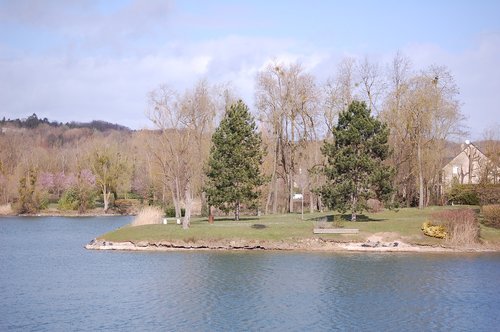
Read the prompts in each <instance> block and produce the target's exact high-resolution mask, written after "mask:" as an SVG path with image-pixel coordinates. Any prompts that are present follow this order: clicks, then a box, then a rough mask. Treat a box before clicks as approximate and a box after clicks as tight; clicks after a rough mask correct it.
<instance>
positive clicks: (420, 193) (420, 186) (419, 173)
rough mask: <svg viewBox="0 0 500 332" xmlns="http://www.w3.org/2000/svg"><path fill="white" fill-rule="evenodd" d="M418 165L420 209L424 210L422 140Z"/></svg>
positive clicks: (419, 145)
mask: <svg viewBox="0 0 500 332" xmlns="http://www.w3.org/2000/svg"><path fill="white" fill-rule="evenodd" d="M417 163H418V208H419V209H423V208H424V174H423V172H424V170H423V167H422V147H421V143H420V139H419V140H418V141H417Z"/></svg>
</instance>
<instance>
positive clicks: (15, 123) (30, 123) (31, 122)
mask: <svg viewBox="0 0 500 332" xmlns="http://www.w3.org/2000/svg"><path fill="white" fill-rule="evenodd" d="M40 125H47V126H50V127H64V126H65V127H67V128H71V129H73V128H88V129H95V130H98V131H106V130H122V131H130V128H128V127H126V126H122V125H119V124H116V123H110V122H106V121H101V120H93V121H91V122H75V121H71V122H66V123H62V122H57V121H49V119H47V118H46V117H45V118H43V119H40V118H38V116H37V115H36V113H33V114H32V115H30V116H28V117H27V118H25V119H12V120H11V119H6V118H5V117H3V118H2V120H0V127H3V126H5V127H7V128H27V129H34V128H37V127H38V126H40Z"/></svg>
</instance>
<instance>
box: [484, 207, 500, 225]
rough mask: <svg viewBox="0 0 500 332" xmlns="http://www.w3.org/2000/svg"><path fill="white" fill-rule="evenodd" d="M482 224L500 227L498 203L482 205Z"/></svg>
mask: <svg viewBox="0 0 500 332" xmlns="http://www.w3.org/2000/svg"><path fill="white" fill-rule="evenodd" d="M482 210H483V224H484V225H486V226H489V227H494V228H500V204H493V205H484V206H483V208H482Z"/></svg>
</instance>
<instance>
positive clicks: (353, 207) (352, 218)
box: [351, 195, 358, 221]
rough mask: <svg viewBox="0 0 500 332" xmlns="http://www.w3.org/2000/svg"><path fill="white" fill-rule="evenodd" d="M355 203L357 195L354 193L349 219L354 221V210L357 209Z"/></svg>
mask: <svg viewBox="0 0 500 332" xmlns="http://www.w3.org/2000/svg"><path fill="white" fill-rule="evenodd" d="M357 204H358V197H357V196H356V195H353V196H352V206H351V221H356V219H357V218H356V217H357V214H356V210H357Z"/></svg>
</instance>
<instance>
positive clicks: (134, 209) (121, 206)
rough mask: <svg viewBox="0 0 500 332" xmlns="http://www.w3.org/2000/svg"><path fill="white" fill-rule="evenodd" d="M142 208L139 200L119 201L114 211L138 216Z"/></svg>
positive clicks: (116, 201)
mask: <svg viewBox="0 0 500 332" xmlns="http://www.w3.org/2000/svg"><path fill="white" fill-rule="evenodd" d="M139 208H140V202H139V200H138V199H117V200H115V204H114V207H113V210H115V211H116V212H118V213H119V214H137V213H138V211H139Z"/></svg>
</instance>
